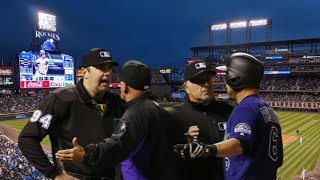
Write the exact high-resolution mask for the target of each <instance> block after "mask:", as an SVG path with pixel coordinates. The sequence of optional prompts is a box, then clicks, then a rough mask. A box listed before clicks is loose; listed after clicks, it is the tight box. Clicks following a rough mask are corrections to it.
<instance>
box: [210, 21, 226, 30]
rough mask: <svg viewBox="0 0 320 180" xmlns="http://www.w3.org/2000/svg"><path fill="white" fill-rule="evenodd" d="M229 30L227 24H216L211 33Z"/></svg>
mask: <svg viewBox="0 0 320 180" xmlns="http://www.w3.org/2000/svg"><path fill="white" fill-rule="evenodd" d="M224 29H227V24H226V23H224V24H215V25H212V26H211V31H217V30H224Z"/></svg>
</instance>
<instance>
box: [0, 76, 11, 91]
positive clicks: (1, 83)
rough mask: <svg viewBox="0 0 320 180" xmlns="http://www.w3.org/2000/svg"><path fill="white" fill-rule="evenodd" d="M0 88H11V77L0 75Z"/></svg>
mask: <svg viewBox="0 0 320 180" xmlns="http://www.w3.org/2000/svg"><path fill="white" fill-rule="evenodd" d="M0 88H13V77H10V76H0Z"/></svg>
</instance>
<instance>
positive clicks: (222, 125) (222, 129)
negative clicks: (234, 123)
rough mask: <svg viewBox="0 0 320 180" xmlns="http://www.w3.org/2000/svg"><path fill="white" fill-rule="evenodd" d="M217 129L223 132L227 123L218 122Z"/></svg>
mask: <svg viewBox="0 0 320 180" xmlns="http://www.w3.org/2000/svg"><path fill="white" fill-rule="evenodd" d="M218 127H219V130H220V131H225V130H226V129H227V123H225V122H218Z"/></svg>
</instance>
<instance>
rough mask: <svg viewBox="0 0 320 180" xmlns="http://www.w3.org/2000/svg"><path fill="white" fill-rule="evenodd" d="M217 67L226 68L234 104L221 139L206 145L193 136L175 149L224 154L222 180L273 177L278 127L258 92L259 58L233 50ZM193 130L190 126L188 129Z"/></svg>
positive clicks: (278, 158) (278, 160) (279, 150)
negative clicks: (224, 62) (223, 139)
mask: <svg viewBox="0 0 320 180" xmlns="http://www.w3.org/2000/svg"><path fill="white" fill-rule="evenodd" d="M217 69H218V70H220V71H225V72H226V80H225V81H226V86H227V93H228V96H229V98H230V100H233V101H234V102H236V104H237V106H236V107H235V109H234V110H233V111H232V113H231V116H230V118H229V120H228V123H227V133H226V136H225V141H222V142H220V143H216V144H211V145H206V144H204V143H202V142H201V141H200V140H195V141H192V142H191V143H189V144H183V145H181V144H180V145H176V146H175V150H176V152H178V153H180V154H181V155H184V156H188V157H195V156H196V157H208V156H216V157H225V179H226V180H234V179H237V180H251V179H252V180H258V179H259V180H260V179H268V180H269V179H276V178H277V176H276V175H277V169H278V168H279V167H280V166H281V165H282V162H283V146H282V138H281V127H280V124H279V120H278V118H277V116H276V114H275V112H274V110H273V109H272V108H271V107H270V106H269V105H268V104H267V103H265V102H263V101H262V100H261V99H260V98H259V96H258V89H259V87H260V83H261V80H262V77H263V72H264V66H263V64H262V62H260V61H259V60H258V59H257V58H255V57H254V56H252V55H250V54H247V53H234V54H233V55H231V56H230V58H229V60H228V62H227V64H226V66H219V67H217ZM196 131H199V130H198V129H197V128H194V127H191V128H190V129H189V132H188V133H189V134H190V133H193V134H194V133H195V132H196ZM198 133H201V130H200V132H198ZM190 152H192V153H193V154H190ZM191 155H193V156H191Z"/></svg>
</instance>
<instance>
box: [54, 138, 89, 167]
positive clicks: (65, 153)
mask: <svg viewBox="0 0 320 180" xmlns="http://www.w3.org/2000/svg"><path fill="white" fill-rule="evenodd" d="M72 144H73V146H74V147H73V148H72V149H65V150H60V151H58V152H57V153H56V154H55V155H56V158H57V159H58V160H60V161H62V162H66V163H82V162H83V161H84V158H85V155H86V152H85V151H84V149H83V148H82V147H81V146H80V145H79V143H78V141H77V138H76V137H75V138H73V140H72Z"/></svg>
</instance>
